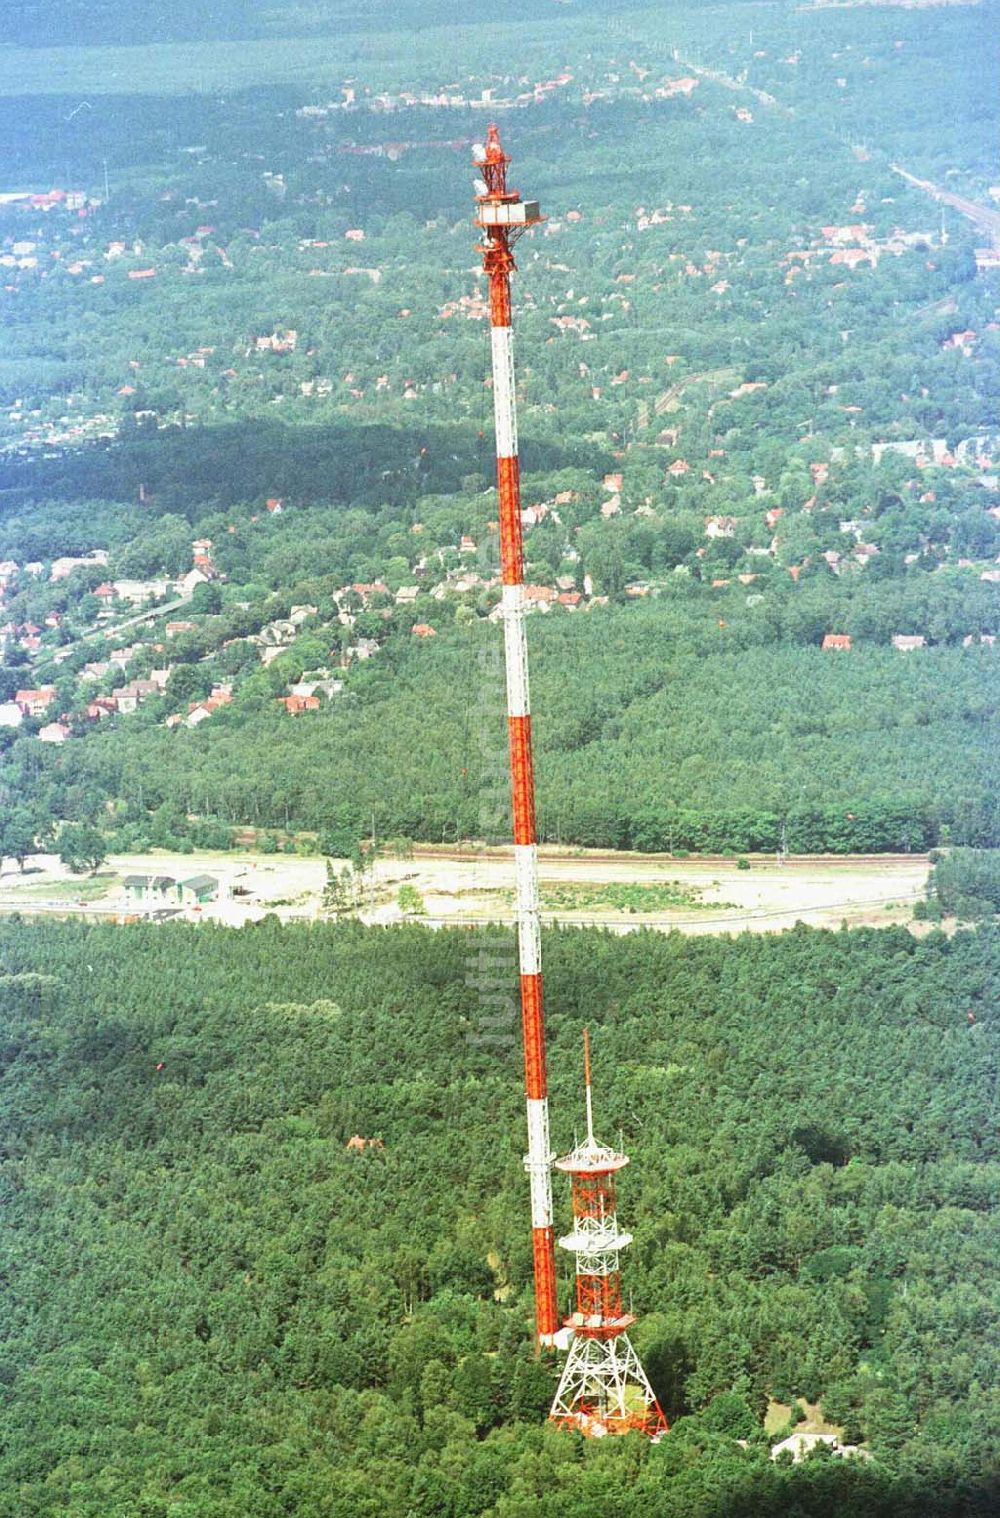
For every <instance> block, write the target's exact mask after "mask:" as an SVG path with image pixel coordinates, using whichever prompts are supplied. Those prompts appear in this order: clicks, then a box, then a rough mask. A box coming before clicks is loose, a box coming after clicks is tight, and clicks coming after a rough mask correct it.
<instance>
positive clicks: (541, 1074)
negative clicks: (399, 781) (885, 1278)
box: [473, 125, 560, 1344]
mask: <svg viewBox="0 0 1000 1518" xmlns="http://www.w3.org/2000/svg"><path fill="white" fill-rule="evenodd" d="M509 162H510V159H509V158H508V156H507V154H506V153H505V152H504V151H503V148H502V147H501V146H500V135H499V133H498V131H497V129H496V127H495V126H492V125H491V126H490V127H489V128H488V130H487V136H486V145H485V147H476V148H474V149H473V163H474V165H475V167H476V170H477V172H478V173H479V174H480V175H481V176H482V177H481V179H480V180H479V181H478V182H477V184H476V218H475V220H476V225H477V226H478V227H480V228H481V229H482V232H483V241H482V243H481V244H480V246H479V251H480V252H481V253H482V255H483V268H484V270H485V271H486V276H487V278H488V280H489V292H490V324H491V334H490V335H491V339H492V349H493V411H494V418H495V423H496V447H497V490H498V493H499V497H500V578H501V581H502V585H503V592H502V594H503V627H504V652H505V655H506V664H507V722H508V728H509V738H510V774H511V795H512V800H513V812H514V860H515V876H516V885H515V909H516V913H517V941H518V957H519V961H520V978H521V1022H522V1028H523V1033H524V1083H525V1095H526V1098H527V1107H528V1153H527V1156H526V1158H525V1168H526V1169H527V1172H528V1176H529V1178H530V1182H531V1235H532V1252H533V1256H534V1269H535V1329H536V1332H537V1334H538V1339H539V1342H540V1343H542V1344H554V1343H555V1342H556V1336H557V1334H559V1330H560V1324H559V1311H558V1305H557V1302H556V1262H555V1240H554V1236H553V1228H552V1176H551V1165H552V1159H553V1156H552V1154H551V1153H550V1150H549V1102H548V1080H547V1076H546V1069H545V1020H544V1014H543V1007H542V968H541V938H540V934H539V915H538V851H537V839H536V835H535V773H534V765H533V762H532V756H531V709H530V705H529V701H528V650H527V644H526V642H525V637H524V546H523V542H522V537H521V486H520V477H519V471H518V459H517V415H516V409H515V399H514V350H513V343H512V332H511V308H510V276H511V271H512V270H513V269H514V268H515V264H514V255H513V254H512V252H511V247H512V245H513V244H514V243H515V242H516V240H517V238H518V237H520V236H521V234H522V233H523V232H525V231H527V229H528V228H529V227H533V226H537V225H538V223H539V222H540V221H541V220H542V216H541V214H540V212H539V209H538V202H537V201H533V200H528V201H522V200H521V197H520V195H519V194H518V192H517V190H509V189H508V188H507V165H508V163H509Z"/></svg>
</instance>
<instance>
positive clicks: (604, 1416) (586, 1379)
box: [549, 1333, 667, 1439]
mask: <svg viewBox="0 0 1000 1518" xmlns="http://www.w3.org/2000/svg"><path fill="white" fill-rule="evenodd" d="M549 1417H550V1419H551V1420H552V1422H553V1423H558V1424H559V1425H560V1426H561V1427H563V1428H575V1429H577V1430H578V1431H579V1432H580V1433H581V1434H583V1435H584V1436H585V1437H586V1438H588V1439H601V1438H603V1437H604V1436H605V1435H606V1434H628V1433H632V1432H636V1433H641V1434H646V1435H647V1436H648V1437H649V1438H651V1439H659V1438H660V1436H661V1434H665V1433H666V1432H667V1420H666V1418H665V1417H664V1415H663V1413H662V1411H661V1409H660V1404H659V1403H658V1402H657V1400H656V1395H655V1393H654V1391H653V1388H652V1387H651V1386H650V1384H649V1379H648V1377H647V1376H646V1372H645V1371H644V1370H643V1368H642V1363H641V1361H640V1359H639V1356H638V1355H637V1354H636V1352H635V1350H634V1349H633V1348H632V1341H631V1340H630V1339H629V1336H628V1334H627V1333H618V1334H614V1335H613V1336H612V1337H610V1338H591V1337H590V1336H589V1335H584V1334H578V1335H577V1336H576V1337H575V1338H574V1339H573V1342H572V1343H571V1344H570V1348H569V1354H568V1356H567V1358H566V1364H565V1365H564V1366H563V1373H562V1376H561V1377H560V1380H559V1389H558V1391H557V1392H556V1395H555V1400H554V1401H553V1403H552V1411H551V1412H550V1413H549Z"/></svg>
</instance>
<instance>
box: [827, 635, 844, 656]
mask: <svg viewBox="0 0 1000 1518" xmlns="http://www.w3.org/2000/svg"><path fill="white" fill-rule="evenodd" d="M822 647H823V648H824V649H829V648H837V649H840V650H841V651H842V652H843V653H848V654H849V653H850V651H851V640H850V637H849V636H848V634H847V633H827V634H826V636H825V637H824V639H823V643H822Z"/></svg>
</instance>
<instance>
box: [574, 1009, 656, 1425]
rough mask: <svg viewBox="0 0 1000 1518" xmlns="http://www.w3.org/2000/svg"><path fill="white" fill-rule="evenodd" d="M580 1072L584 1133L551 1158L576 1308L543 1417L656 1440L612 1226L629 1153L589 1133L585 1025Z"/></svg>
mask: <svg viewBox="0 0 1000 1518" xmlns="http://www.w3.org/2000/svg"><path fill="white" fill-rule="evenodd" d="M583 1073H584V1095H585V1098H586V1103H587V1137H586V1138H585V1139H584V1141H583V1143H582V1144H577V1145H576V1146H575V1148H574V1149H572V1150H571V1151H570V1153H569V1154H567V1155H564V1156H563V1158H562V1159H561V1160H556V1169H557V1170H561V1171H562V1172H563V1173H564V1174H565V1175H568V1176H570V1178H571V1180H572V1183H573V1231H572V1233H568V1234H566V1236H565V1237H564V1238H561V1239H560V1240H559V1245H560V1248H562V1249H565V1250H567V1251H568V1252H569V1253H570V1254H572V1255H574V1256H575V1258H576V1311H575V1312H573V1313H571V1314H570V1316H569V1317H568V1318H566V1319H565V1320H564V1326H565V1330H566V1332H567V1333H569V1334H572V1336H573V1337H572V1339H571V1341H570V1344H569V1353H568V1354H567V1357H566V1364H565V1365H564V1366H563V1373H562V1376H561V1377H560V1380H559V1389H558V1391H557V1392H556V1395H555V1400H554V1401H553V1403H552V1409H551V1411H550V1413H549V1418H550V1420H551V1421H552V1422H553V1423H557V1424H559V1425H560V1426H561V1427H563V1428H575V1429H576V1430H577V1431H578V1432H579V1433H581V1434H583V1435H584V1436H585V1437H586V1438H588V1439H603V1438H604V1436H605V1435H606V1434H629V1433H633V1432H635V1433H640V1434H645V1435H646V1436H647V1437H648V1438H650V1439H659V1437H660V1436H661V1434H665V1433H666V1432H667V1420H666V1418H665V1417H664V1416H663V1409H662V1408H661V1406H660V1404H659V1402H657V1400H656V1393H655V1392H654V1391H653V1388H652V1387H651V1386H650V1384H649V1377H648V1376H647V1375H646V1372H645V1371H644V1370H643V1368H642V1362H641V1361H640V1359H639V1356H638V1355H637V1354H636V1352H635V1350H634V1349H633V1347H632V1341H631V1340H630V1338H629V1336H628V1331H629V1329H630V1328H631V1327H632V1325H633V1323H634V1322H635V1318H634V1317H633V1316H632V1314H631V1313H630V1312H626V1310H625V1308H624V1306H623V1304H622V1282H621V1269H620V1267H619V1256H620V1254H621V1251H622V1250H623V1249H627V1248H628V1246H629V1245H630V1244H631V1242H632V1235H631V1234H630V1233H625V1232H624V1231H623V1230H622V1229H621V1228H619V1226H618V1213H617V1203H616V1197H615V1191H616V1182H615V1178H616V1176H617V1173H618V1171H619V1170H622V1169H623V1168H624V1167H625V1166H626V1165H627V1164H628V1155H627V1154H623V1153H622V1152H621V1150H619V1149H612V1148H610V1147H609V1146H608V1145H607V1144H601V1143H598V1141H597V1139H596V1138H595V1137H594V1108H593V1100H592V1095H591V1089H590V1035H589V1033H588V1031H587V1029H586V1028H584V1030H583Z"/></svg>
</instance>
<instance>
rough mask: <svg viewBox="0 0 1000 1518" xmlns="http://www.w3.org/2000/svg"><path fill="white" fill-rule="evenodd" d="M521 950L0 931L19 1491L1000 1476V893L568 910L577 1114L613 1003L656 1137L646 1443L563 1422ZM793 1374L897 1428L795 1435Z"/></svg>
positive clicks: (644, 1180) (238, 1506)
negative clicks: (757, 908) (714, 924)
mask: <svg viewBox="0 0 1000 1518" xmlns="http://www.w3.org/2000/svg"><path fill="white" fill-rule="evenodd" d="M511 951H512V944H511V941H510V940H509V939H508V938H507V937H506V936H505V935H501V934H499V933H497V932H493V933H491V934H483V933H467V932H461V933H457V932H451V933H440V934H434V933H431V932H428V931H427V930H422V929H419V928H413V929H402V930H391V931H380V930H372V929H362V928H359V927H357V926H355V925H343V926H318V927H313V928H311V929H306V928H292V927H284V928H282V927H280V926H279V925H278V924H277V923H276V922H275V921H273V920H266V921H265V922H263V923H262V924H260V925H259V926H257V927H254V928H248V929H245V930H243V931H241V932H239V933H234V932H232V931H230V930H225V929H220V930H210V929H207V928H200V929H192V928H187V927H183V926H173V927H169V928H162V927H144V926H137V927H133V928H128V929H114V928H106V927H91V926H85V925H82V924H80V925H51V924H49V925H39V926H28V925H26V924H22V923H18V922H8V923H6V924H4V925H2V926H0V955H2V961H3V966H4V974H3V977H2V979H0V1019H2V1022H0V1048H2V1070H3V1075H2V1102H0V1134H2V1154H3V1159H2V1165H0V1187H2V1191H3V1207H4V1231H3V1239H2V1243H0V1259H2V1266H0V1268H2V1275H3V1280H4V1293H5V1309H4V1314H3V1319H2V1328H0V1512H2V1513H4V1514H9V1515H10V1518H34V1515H38V1518H43V1515H44V1518H48V1515H50V1514H52V1513H54V1512H57V1511H59V1512H71V1513H73V1514H74V1515H76V1518H107V1515H109V1514H112V1513H113V1514H115V1515H116V1518H140V1515H141V1518H167V1515H171V1518H176V1515H189V1514H190V1515H191V1518H194V1515H197V1518H254V1515H260V1518H274V1515H276V1514H279V1513H288V1514H294V1515H295V1518H309V1515H313V1514H315V1515H317V1518H319V1515H323V1518H331V1515H341V1514H342V1515H344V1518H364V1515H371V1518H392V1515H395V1514H399V1515H400V1518H408V1515H421V1518H422V1515H428V1518H430V1515H435V1518H437V1515H453V1518H466V1515H472V1514H482V1515H490V1518H529V1515H530V1518H568V1515H570V1514H577V1513H582V1512H585V1511H593V1509H594V1505H595V1503H596V1504H597V1506H598V1507H599V1509H600V1511H601V1512H602V1513H606V1514H609V1515H616V1518H632V1515H635V1518H639V1515H643V1518H647V1515H649V1518H660V1515H663V1518H668V1515H669V1518H674V1515H676V1518H689V1515H691V1514H695V1513H698V1514H702V1513H704V1514H706V1515H707V1514H722V1513H727V1514H734V1515H746V1518H750V1515H751V1514H753V1515H771V1514H773V1515H775V1518H777V1515H779V1514H781V1515H787V1514H804V1515H809V1518H817V1515H826V1514H829V1515H830V1518H846V1515H848V1514H854V1513H857V1514H859V1515H861V1514H864V1515H866V1518H867V1515H870V1514H874V1513H878V1514H887V1515H889V1514H892V1515H896V1514H899V1515H904V1514H905V1515H908V1518H909V1515H917V1514H919V1513H931V1514H955V1515H959V1514H962V1515H967V1514H968V1515H971V1514H981V1515H983V1518H985V1515H986V1514H988V1513H991V1512H994V1511H995V1501H996V1496H997V1486H996V1484H995V1482H996V1443H997V1438H998V1435H1000V1427H998V1422H997V1420H998V1417H1000V1408H998V1406H997V1401H996V1397H997V1393H996V1386H997V1372H998V1365H997V1345H998V1342H1000V1340H998V1333H997V1330H998V1326H1000V1325H998V1322H997V1307H998V1303H997V1297H996V1278H995V1270H994V1265H995V1259H996V1249H997V1238H996V1223H995V1215H994V1217H993V1220H992V1221H991V1216H990V1211H989V1209H990V1207H991V1205H992V1204H993V1203H994V1202H995V1194H996V1186H997V1176H998V1173H1000V1172H998V1168H997V1158H998V1157H997V1153H996V1132H995V1122H994V1118H995V1097H996V1091H995V1069H996V1055H997V1049H996V1027H995V1011H996V1006H995V985H996V982H997V976H998V974H1000V940H998V937H997V934H996V932H995V930H993V929H987V928H984V929H981V930H979V931H976V932H969V931H966V932H960V933H959V934H957V935H956V936H955V937H954V938H953V939H951V940H949V939H946V938H945V937H944V936H943V935H942V934H940V933H933V934H932V935H931V936H930V937H928V938H926V939H925V940H924V941H923V942H917V941H915V940H914V939H913V938H912V937H911V936H910V934H909V933H907V932H905V931H902V930H895V929H890V930H884V931H881V932H876V931H867V930H865V931H861V932H857V933H850V934H848V933H846V932H841V933H828V932H827V933H817V932H813V931H810V930H807V929H804V928H797V929H795V930H794V931H793V932H791V933H788V934H786V935H783V936H781V937H769V936H764V937H758V936H750V935H747V936H744V937H742V938H739V939H735V940H732V939H721V938H719V939H715V938H712V939H708V938H705V939H693V940H685V939H683V938H681V937H680V936H677V935H673V936H669V937H664V936H659V935H656V934H638V935H635V936H631V937H627V938H623V939H618V938H614V937H612V936H609V935H603V934H596V933H593V932H588V933H579V932H570V931H561V932H550V933H547V934H546V935H545V944H544V954H545V962H546V967H547V984H548V988H549V1009H550V1011H549V1021H550V1030H551V1060H550V1063H551V1076H552V1089H553V1096H552V1102H553V1121H554V1133H553V1139H554V1142H555V1143H556V1144H557V1145H562V1146H568V1145H569V1144H570V1143H571V1142H572V1136H573V1130H574V1124H575V1123H576V1122H577V1121H578V1118H579V1115H580V1099H581V1093H580V1089H579V1077H578V1065H579V1044H580V1034H581V1028H582V1025H583V1023H584V1022H585V1021H586V1022H588V1023H589V1024H590V1027H591V1029H592V1032H593V1038H594V1049H595V1060H596V1065H595V1086H596V1102H597V1112H598V1124H599V1126H600V1127H601V1128H602V1129H603V1130H604V1131H606V1132H608V1133H612V1132H617V1130H618V1129H619V1128H622V1129H623V1130H624V1135H625V1144H626V1148H627V1149H628V1150H629V1152H630V1153H631V1154H632V1156H633V1164H632V1166H631V1168H630V1170H629V1171H628V1172H627V1174H626V1176H625V1177H624V1178H623V1181H622V1185H621V1197H620V1201H621V1207H622V1211H623V1215H624V1216H625V1217H626V1218H627V1222H628V1227H629V1228H630V1230H631V1231H632V1232H633V1233H634V1235H635V1244H634V1246H633V1248H632V1249H631V1250H630V1251H629V1252H628V1257H627V1264H626V1268H627V1287H628V1290H629V1291H630V1292H631V1293H633V1294H634V1300H635V1306H636V1310H637V1312H638V1314H639V1318H640V1322H639V1325H638V1327H637V1330H636V1338H637V1343H638V1346H639V1348H640V1349H641V1351H642V1353H643V1355H644V1358H645V1361H646V1364H647V1366H648V1368H649V1371H650V1374H651V1375H652V1377H653V1380H654V1383H655V1385H656V1387H657V1390H658V1391H659V1393H660V1395H661V1397H662V1398H663V1400H664V1405H665V1407H666V1408H667V1410H668V1413H669V1416H670V1418H671V1421H672V1423H673V1431H672V1433H671V1434H670V1436H669V1437H668V1438H667V1439H666V1440H665V1441H664V1442H663V1443H662V1444H661V1445H660V1446H659V1447H655V1448H654V1447H649V1446H648V1445H646V1444H645V1443H644V1442H643V1441H641V1440H640V1441H638V1442H637V1443H635V1444H634V1445H632V1444H630V1445H629V1447H628V1448H625V1447H623V1446H622V1445H621V1444H620V1443H618V1442H617V1441H608V1442H607V1445H605V1446H601V1445H599V1444H589V1445H584V1444H583V1443H581V1442H580V1441H578V1440H577V1438H576V1437H575V1436H570V1435H565V1434H559V1433H555V1432H553V1431H552V1430H549V1429H546V1428H545V1427H544V1424H543V1415H544V1412H545V1409H546V1406H547V1398H548V1397H549V1396H550V1395H551V1392H552V1388H553V1376H554V1365H552V1364H550V1363H548V1361H547V1360H542V1361H536V1360H535V1359H534V1358H533V1356H532V1352H531V1347H530V1339H531V1334H530V1321H531V1305H530V1243H529V1230H528V1227H527V1206H526V1196H525V1183H524V1177H523V1172H522V1168H521V1159H520V1156H521V1124H522V1122H523V1113H522V1111H521V1098H520V1077H519V1063H520V1059H519V1053H518V1038H517V1030H516V1027H515V1026H514V1023H513V1021H512V1025H511V1029H510V1037H509V1038H501V1039H500V1040H499V1043H498V1042H497V1038H496V1033H495V1029H491V1030H490V1033H489V1034H488V1035H484V1032H483V1029H482V1028H481V1027H480V1024H479V1018H480V1015H481V1009H480V1006H479V1002H478V996H479V991H478V990H477V985H478V984H479V982H480V981H481V980H482V973H481V966H482V965H483V964H485V963H487V961H489V962H491V963H492V962H493V959H495V958H496V957H497V956H499V958H500V959H501V960H503V959H505V958H507V957H510V955H511ZM491 956H492V959H491ZM513 962H514V961H513V959H512V958H511V963H512V964H513ZM477 967H479V968H477ZM353 1134H361V1135H363V1136H366V1137H377V1138H379V1139H381V1140H382V1143H383V1147H379V1148H371V1149H369V1150H367V1151H366V1152H365V1153H363V1154H357V1153H354V1152H353V1151H351V1150H348V1149H347V1148H345V1145H346V1141H347V1139H348V1138H349V1137H351V1136H352V1135H353ZM557 1206H558V1207H559V1209H560V1215H561V1216H567V1215H568V1198H567V1197H566V1196H560V1195H559V1193H558V1188H557ZM567 1287H568V1280H567V1281H564V1282H563V1285H562V1292H563V1295H564V1296H565V1295H566V1291H567ZM795 1395H804V1396H806V1397H808V1398H809V1399H811V1400H812V1399H821V1400H822V1404H823V1408H824V1410H825V1412H826V1413H827V1415H828V1416H829V1417H830V1418H832V1419H834V1420H836V1421H837V1423H838V1424H839V1425H841V1426H842V1427H843V1429H844V1431H845V1437H849V1438H852V1439H858V1438H863V1439H864V1440H865V1441H866V1442H867V1443H868V1445H869V1447H870V1450H871V1453H872V1455H873V1457H874V1459H873V1460H872V1461H871V1462H868V1463H860V1462H856V1463H854V1464H851V1463H849V1462H847V1463H845V1462H841V1461H831V1460H823V1459H817V1460H813V1461H811V1462H808V1463H806V1464H805V1465H803V1466H800V1467H795V1468H791V1467H787V1468H786V1467H780V1466H775V1465H773V1464H772V1463H771V1462H770V1460H769V1456H768V1442H769V1441H768V1439H767V1437H766V1436H765V1435H764V1434H763V1433H762V1430H761V1418H762V1415H763V1410H764V1406H765V1403H766V1400H767V1398H768V1396H774V1397H778V1398H782V1399H788V1398H790V1397H792V1396H795ZM737 1437H740V1438H745V1439H747V1440H748V1441H749V1442H748V1444H747V1447H746V1448H745V1449H743V1448H740V1447H739V1446H737V1444H736V1443H735V1442H734V1441H735V1439H736V1438H737Z"/></svg>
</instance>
